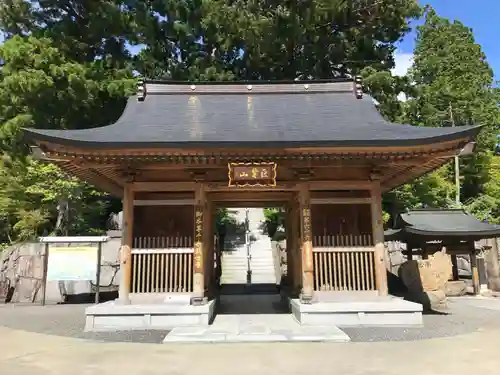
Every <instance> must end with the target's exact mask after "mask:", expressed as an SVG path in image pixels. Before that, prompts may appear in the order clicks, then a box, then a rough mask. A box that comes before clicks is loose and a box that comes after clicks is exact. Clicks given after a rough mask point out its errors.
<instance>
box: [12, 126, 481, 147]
mask: <svg viewBox="0 0 500 375" xmlns="http://www.w3.org/2000/svg"><path fill="white" fill-rule="evenodd" d="M481 128H482V125H476V126H468V127H467V128H466V129H460V127H457V131H456V132H454V133H449V134H441V135H437V136H434V137H426V138H416V139H388V140H383V139H382V140H369V139H366V140H310V141H268V142H265V141H264V142H263V141H244V140H242V141H237V140H234V141H178V142H162V141H152V142H109V141H103V142H99V141H87V140H81V139H73V138H68V137H61V136H58V134H57V132H58V131H57V130H56V131H54V133H53V134H51V133H52V131H49V130H38V129H32V128H24V129H22V130H23V132H24V135H25V138H26V139H27V140H28V141H30V142H47V143H52V144H57V145H62V146H70V147H71V146H72V147H78V148H85V149H105V148H116V149H126V148H131V149H133V148H145V147H147V148H221V147H225V148H232V147H243V148H294V147H339V148H341V147H359V148H368V147H375V148H376V147H380V148H384V147H391V146H394V147H396V146H414V147H418V146H429V145H433V144H439V143H442V142H447V141H454V140H457V141H458V140H460V139H463V138H467V139H470V140H473V139H475V138H476V137H477V134H478V133H479V131H480V129H481Z"/></svg>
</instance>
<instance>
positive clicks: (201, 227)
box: [191, 183, 208, 305]
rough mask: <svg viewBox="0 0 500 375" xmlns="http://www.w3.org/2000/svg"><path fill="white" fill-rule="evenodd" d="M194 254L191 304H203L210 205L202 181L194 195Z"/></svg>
mask: <svg viewBox="0 0 500 375" xmlns="http://www.w3.org/2000/svg"><path fill="white" fill-rule="evenodd" d="M194 200H195V202H194V256H193V294H192V296H191V304H193V305H202V304H204V303H205V302H206V300H205V276H204V256H205V255H206V244H207V243H206V240H207V236H206V234H205V232H206V231H207V230H208V228H207V227H206V221H207V215H208V207H207V202H206V195H205V188H204V185H203V184H202V183H197V184H196V190H195V197H194Z"/></svg>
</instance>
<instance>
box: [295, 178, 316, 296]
mask: <svg viewBox="0 0 500 375" xmlns="http://www.w3.org/2000/svg"><path fill="white" fill-rule="evenodd" d="M298 198H299V208H300V238H301V253H302V292H301V294H300V300H301V302H302V303H307V304H310V303H312V300H313V288H314V285H313V282H314V266H313V246H312V228H311V226H312V222H311V196H310V191H309V184H307V183H302V184H301V186H300V190H299V197H298Z"/></svg>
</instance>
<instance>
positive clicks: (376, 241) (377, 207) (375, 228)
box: [371, 180, 389, 296]
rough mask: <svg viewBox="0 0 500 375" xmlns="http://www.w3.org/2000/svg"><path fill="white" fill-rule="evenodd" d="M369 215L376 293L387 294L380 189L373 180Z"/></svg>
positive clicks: (378, 183) (378, 184) (377, 182)
mask: <svg viewBox="0 0 500 375" xmlns="http://www.w3.org/2000/svg"><path fill="white" fill-rule="evenodd" d="M371 217H372V232H373V245H374V253H375V254H374V258H375V278H376V280H375V281H376V284H377V289H378V293H379V295H381V296H386V295H388V294H389V292H388V287H387V269H386V266H385V259H384V258H385V247H384V223H383V213H382V191H381V189H380V181H378V180H376V181H373V184H372V189H371Z"/></svg>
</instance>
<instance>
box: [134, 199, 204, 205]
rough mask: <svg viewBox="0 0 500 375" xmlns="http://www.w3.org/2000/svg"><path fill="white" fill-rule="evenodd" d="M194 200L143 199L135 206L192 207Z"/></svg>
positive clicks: (135, 201) (135, 202)
mask: <svg viewBox="0 0 500 375" xmlns="http://www.w3.org/2000/svg"><path fill="white" fill-rule="evenodd" d="M194 203H195V200H194V199H143V200H138V199H136V200H134V206H192V205H194Z"/></svg>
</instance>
